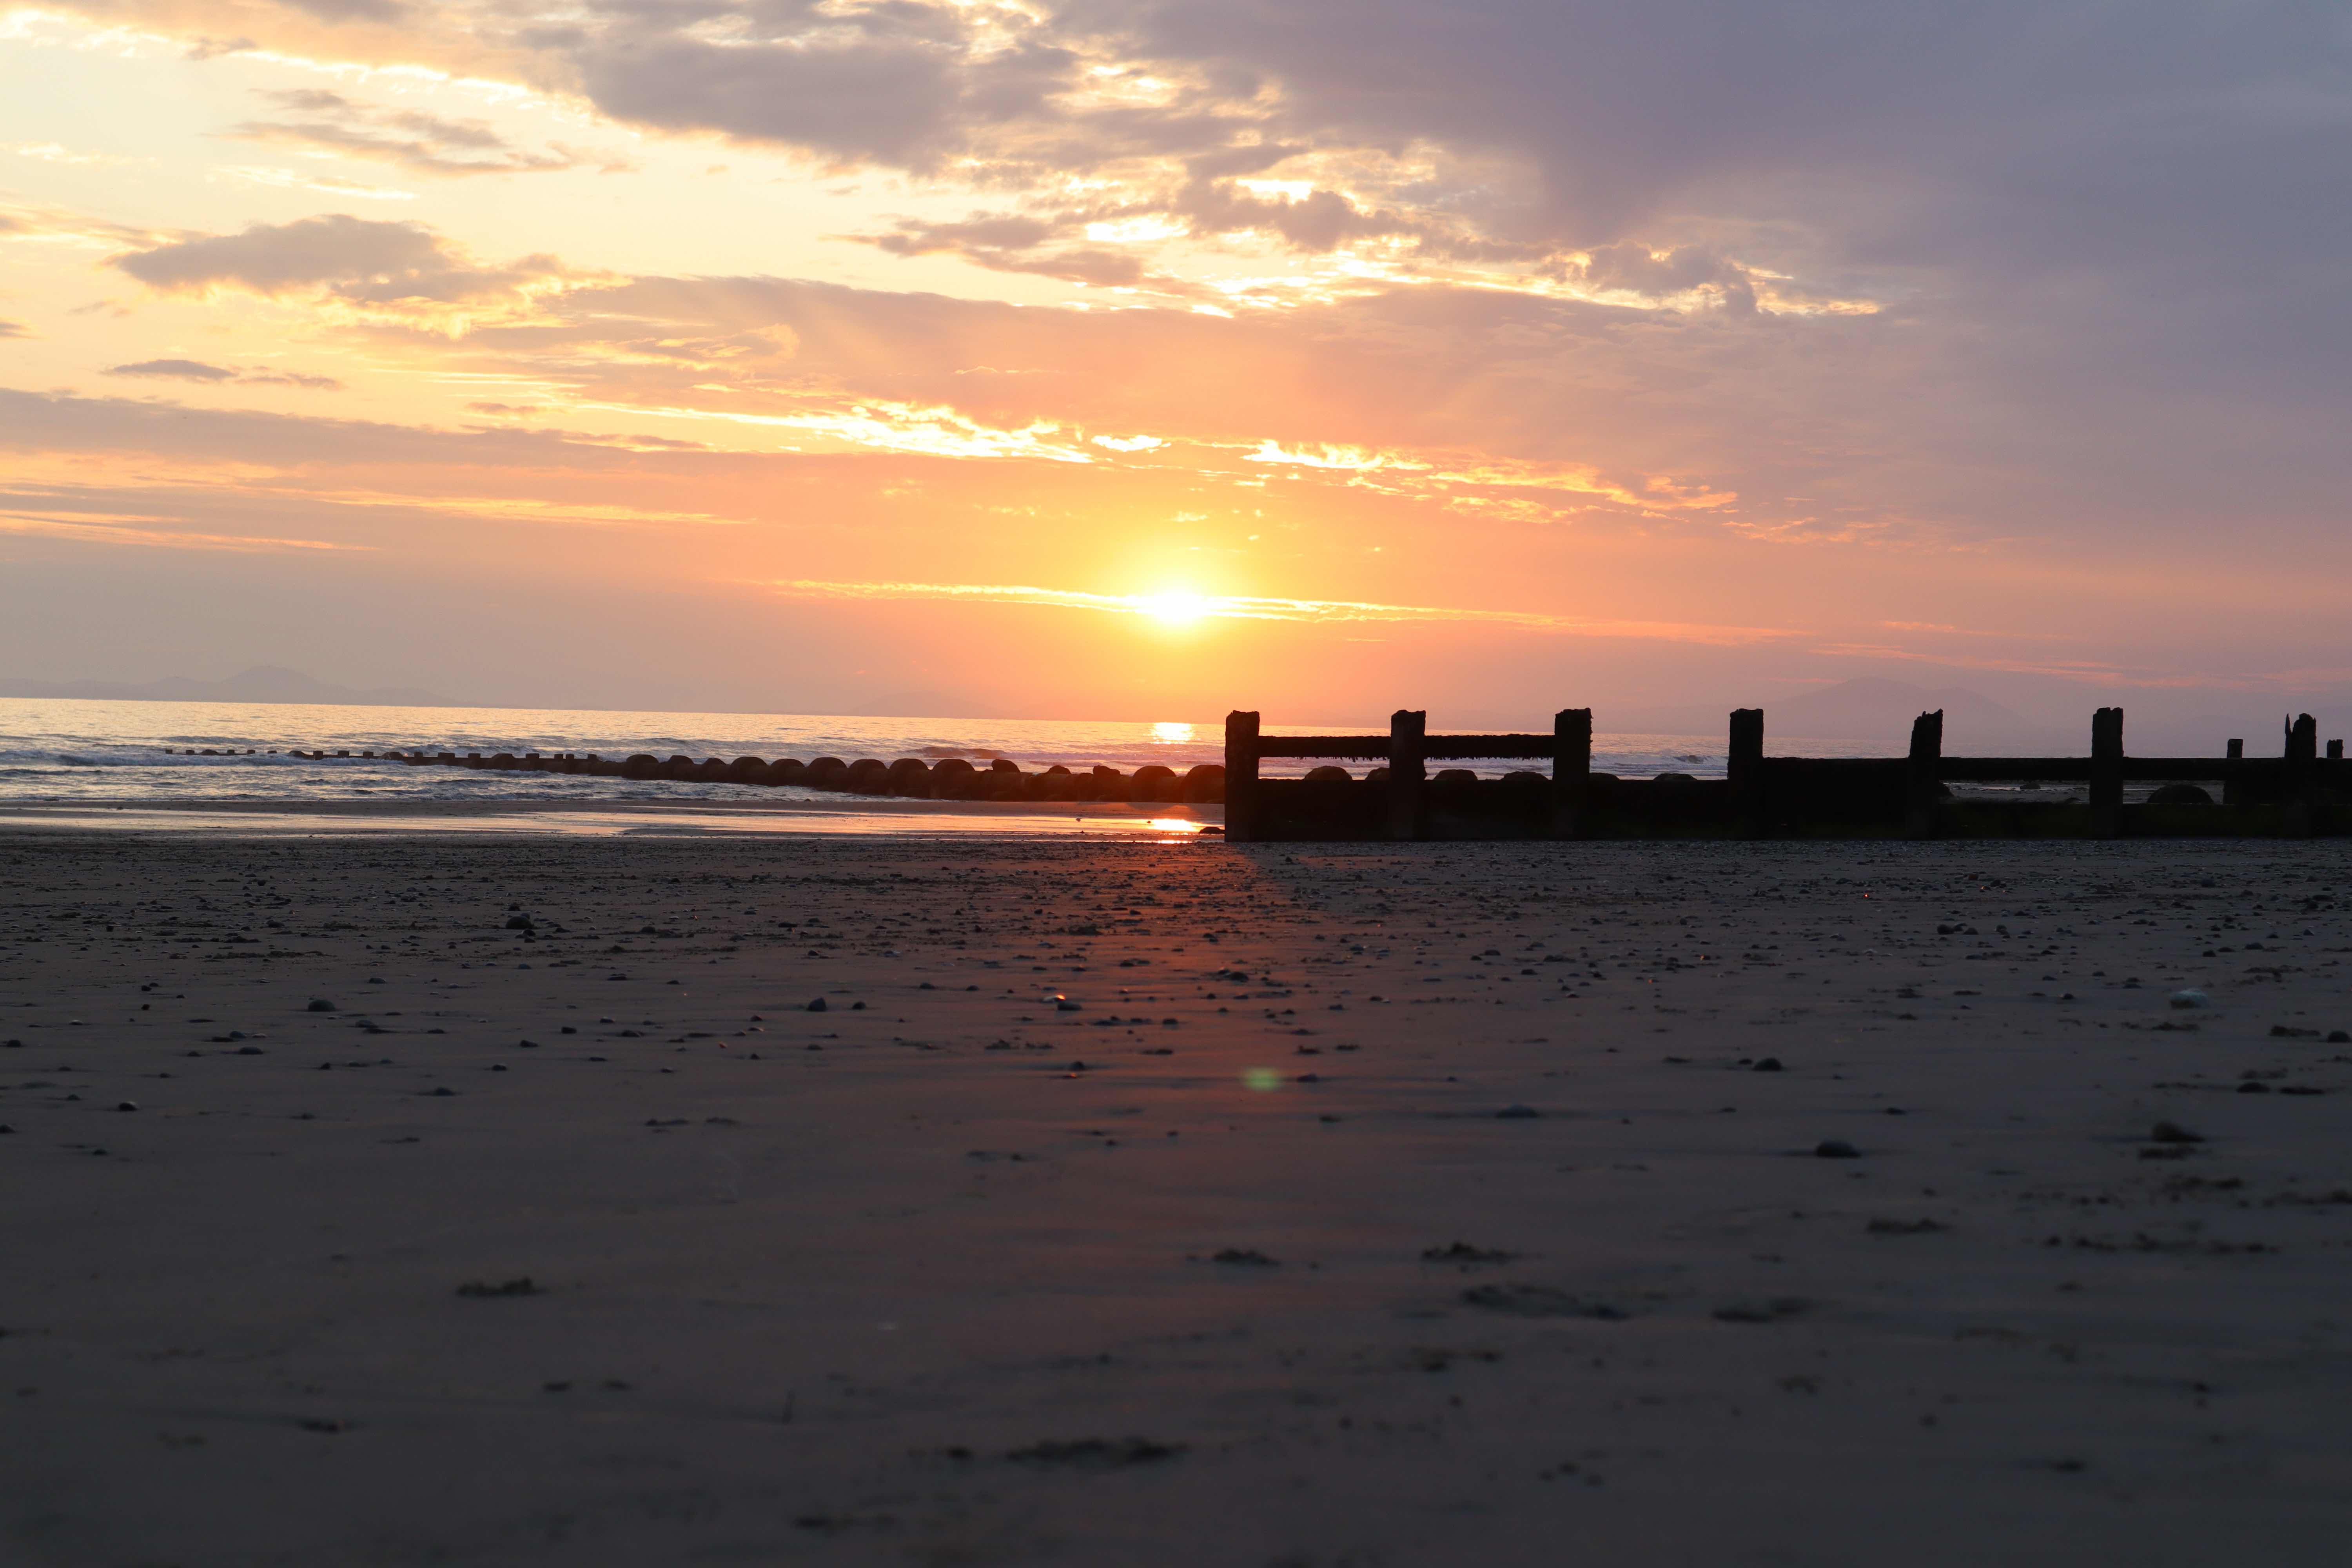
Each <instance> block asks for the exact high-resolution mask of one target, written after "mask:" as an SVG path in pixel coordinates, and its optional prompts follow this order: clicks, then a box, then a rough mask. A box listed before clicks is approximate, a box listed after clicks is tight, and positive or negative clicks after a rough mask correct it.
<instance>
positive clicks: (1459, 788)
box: [1224, 708, 2352, 843]
mask: <svg viewBox="0 0 2352 1568" xmlns="http://www.w3.org/2000/svg"><path fill="white" fill-rule="evenodd" d="M1428 717H1429V716H1428V715H1427V714H1426V713H1423V712H1416V711H1412V710H1400V711H1398V712H1397V713H1396V714H1395V715H1394V716H1393V717H1392V718H1391V720H1390V723H1389V732H1388V733H1387V734H1385V735H1282V736H1269V735H1266V734H1265V733H1264V732H1263V730H1262V727H1261V725H1260V721H1259V720H1260V716H1259V715H1258V714H1256V713H1248V712H1235V713H1233V714H1230V715H1228V716H1227V718H1226V720H1225V781H1224V782H1225V836H1226V837H1227V839H1228V840H1229V841H1232V842H1235V843H1247V842H1251V841H1279V840H1299V839H1426V838H1442V839H1484V838H1768V837H1769V838H1874V837H1884V838H1942V837H1965V838H2009V837H2028V838H2036V837H2051V838H2055V837H2092V838H2116V837H2289V838H2294V837H2314V836H2316V835H2321V834H2335V833H2344V832H2352V767H2347V763H2346V762H2345V759H2344V742H2341V741H2330V742H2327V750H2326V755H2325V756H2322V755H2321V754H2320V751H2319V742H2318V726H2317V723H2316V722H2315V721H2314V720H2313V719H2312V717H2311V715H2310V714H2308V713H2305V714H2301V715H2299V716H2297V717H2296V718H2294V719H2292V720H2290V721H2287V723H2286V727H2285V733H2284V745H2283V749H2282V751H2281V753H2280V754H2279V755H2278V756H2276V757H2261V758H2257V757H2249V756H2247V755H2246V754H2245V744H2244V742H2242V741H2231V742H2230V743H2229V752H2228V755H2226V756H2223V757H2134V756H2131V755H2129V754H2127V753H2126V752H2125V750H2124V711H2123V710H2122V709H2120V708H2102V709H2100V710H2098V711H2097V713H2096V714H2095V715H2094V716H2093V718H2092V721H2091V746H2090V752H2089V754H2088V755H2087V756H2068V757H1950V756H1946V755H1945V754H1944V744H1943V742H1944V715H1943V712H1942V711H1941V710H1937V711H1935V712H1931V713H1922V714H1920V715H1919V717H1918V718H1917V719H1916V721H1914V722H1913V724H1912V727H1911V746H1910V751H1909V753H1908V754H1907V755H1905V756H1901V757H1887V758H1876V757H1863V758H1844V757H1840V758H1813V757H1768V756H1766V755H1765V754H1764V711H1763V710H1762V709H1760V708H1742V709H1738V710H1735V711H1734V712H1733V713H1732V714H1731V716H1730V732H1729V746H1728V749H1727V760H1726V765H1725V770H1724V773H1725V776H1724V777H1722V778H1720V779H1701V778H1695V777H1693V776H1691V775H1690V774H1688V773H1660V774H1658V775H1656V776H1655V777H1654V778H1646V779H1631V778H1619V777H1618V776H1616V775H1615V774H1613V773H1595V772H1593V771H1592V710H1591V709H1589V708H1571V709H1566V710H1562V711H1561V712H1560V713H1559V714H1558V715H1557V716H1556V717H1555V718H1554V720H1553V723H1552V731H1551V733H1550V734H1548V735H1433V734H1431V733H1430V732H1429V724H1428ZM1275 758H1281V759H1289V760H1305V761H1312V762H1315V763H1318V764H1319V765H1318V766H1316V767H1314V768H1312V769H1310V770H1309V771H1308V772H1307V775H1306V776H1305V777H1304V778H1265V777H1262V776H1261V774H1260V765H1261V763H1264V762H1265V761H1267V760H1269V759H1275ZM1489 758H1492V759H1496V760H1525V761H1528V762H1542V763H1549V771H1548V772H1538V771H1535V770H1532V769H1528V770H1524V771H1514V772H1510V773H1504V774H1502V775H1501V776H1500V777H1486V778H1482V777H1480V776H1479V775H1477V774H1476V773H1473V772H1471V771H1470V770H1468V769H1465V768H1442V769H1440V770H1438V771H1437V772H1436V773H1431V771H1430V769H1429V764H1430V763H1433V762H1444V761H1464V760H1470V759H1481V760H1483V759H1489ZM1374 760H1377V763H1378V765H1375V766H1373V767H1371V768H1370V769H1369V770H1368V771H1367V772H1366V773H1364V774H1363V775H1362V776H1361V777H1358V776H1356V775H1354V774H1352V773H1349V771H1348V769H1347V768H1346V767H1345V766H1343V765H1340V764H1342V763H1346V762H1349V761H1374ZM1953 784H1967V785H1969V786H1974V787H1972V788H1971V789H1970V790H1969V793H1967V794H1965V795H1961V794H1956V793H1955V792H1954V790H1953V789H1952V787H1951V786H1952V785H1953ZM2134 784H2138V785H2146V784H2158V786H2159V787H2157V788H2155V789H2153V790H2150V791H2147V792H2146V793H2145V794H2144V795H2143V796H2142V798H2139V799H2137V800H2134V799H2131V798H2130V795H2131V792H2130V790H2129V789H2128V788H2127V786H2129V785H2134ZM2053 786H2056V787H2053Z"/></svg>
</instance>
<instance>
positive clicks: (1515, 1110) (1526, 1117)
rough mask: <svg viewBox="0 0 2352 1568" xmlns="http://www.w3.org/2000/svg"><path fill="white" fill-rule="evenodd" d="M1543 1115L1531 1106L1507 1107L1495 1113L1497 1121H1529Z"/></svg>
mask: <svg viewBox="0 0 2352 1568" xmlns="http://www.w3.org/2000/svg"><path fill="white" fill-rule="evenodd" d="M1542 1114H1543V1112H1542V1111H1540V1110H1537V1109H1536V1108H1535V1107H1534V1106H1532V1105H1507V1106H1505V1107H1503V1109H1502V1110H1498V1111H1496V1112H1495V1120H1496V1121H1533V1120H1534V1119H1535V1118H1537V1117H1539V1116H1541V1115H1542Z"/></svg>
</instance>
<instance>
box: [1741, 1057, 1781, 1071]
mask: <svg viewBox="0 0 2352 1568" xmlns="http://www.w3.org/2000/svg"><path fill="white" fill-rule="evenodd" d="M1781 1070H1783V1069H1782V1068H1781V1066H1780V1058H1779V1057H1766V1058H1764V1059H1763V1060H1762V1061H1759V1062H1758V1063H1757V1064H1756V1065H1755V1066H1754V1067H1752V1068H1748V1071H1749V1072H1780V1071H1781Z"/></svg>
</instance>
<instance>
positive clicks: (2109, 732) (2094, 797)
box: [2091, 708, 2124, 838]
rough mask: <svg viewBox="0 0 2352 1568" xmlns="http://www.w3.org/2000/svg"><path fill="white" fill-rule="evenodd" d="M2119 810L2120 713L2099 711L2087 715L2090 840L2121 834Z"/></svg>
mask: <svg viewBox="0 0 2352 1568" xmlns="http://www.w3.org/2000/svg"><path fill="white" fill-rule="evenodd" d="M2123 808H2124V710H2122V709H2120V708H2102V709H2100V710H2098V711H2097V712H2096V713H2094V714H2092V715H2091V837H2094V838H2113V837H2116V835H2117V834H2118V833H2120V832H2122V831H2123Z"/></svg>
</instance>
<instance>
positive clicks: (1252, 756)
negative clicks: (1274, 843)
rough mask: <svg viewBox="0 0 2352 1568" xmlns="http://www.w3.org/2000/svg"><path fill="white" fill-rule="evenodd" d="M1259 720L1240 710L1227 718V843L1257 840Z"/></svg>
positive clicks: (1245, 842)
mask: <svg viewBox="0 0 2352 1568" xmlns="http://www.w3.org/2000/svg"><path fill="white" fill-rule="evenodd" d="M1257 726H1258V716H1257V715H1256V714H1255V713H1244V712H1242V711H1240V710H1238V709H1237V710H1234V711H1233V712H1231V713H1228V714H1226V715H1225V842H1227V843H1228V844H1248V843H1252V842H1255V839H1256V837H1257Z"/></svg>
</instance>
